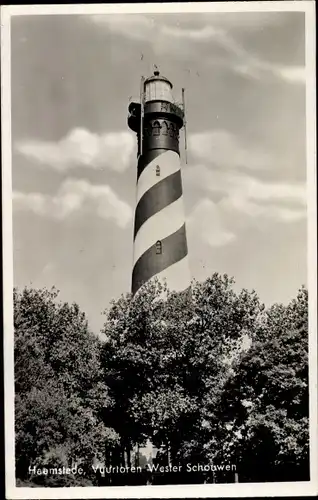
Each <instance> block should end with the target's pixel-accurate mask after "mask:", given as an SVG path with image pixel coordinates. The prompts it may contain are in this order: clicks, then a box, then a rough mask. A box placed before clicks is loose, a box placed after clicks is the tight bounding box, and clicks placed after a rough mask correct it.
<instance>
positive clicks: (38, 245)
mask: <svg viewBox="0 0 318 500" xmlns="http://www.w3.org/2000/svg"><path fill="white" fill-rule="evenodd" d="M154 64H156V65H157V66H158V67H159V69H160V71H161V73H162V74H163V75H164V76H166V77H168V78H169V79H170V80H171V81H172V83H173V85H174V95H175V99H176V100H177V101H178V100H180V98H181V88H182V87H185V89H186V90H185V94H186V116H187V143H188V151H187V157H188V162H187V164H186V163H185V155H184V137H183V134H182V133H181V137H180V148H181V165H182V166H181V169H182V179H183V194H184V203H185V215H186V223H187V235H188V247H189V260H190V270H191V275H192V277H193V278H195V279H197V280H200V281H202V280H204V279H205V278H207V277H208V276H211V275H212V273H214V272H218V273H221V274H223V273H226V274H228V275H230V276H233V277H234V278H235V281H236V285H235V287H236V290H240V289H242V288H247V289H249V290H252V289H255V290H256V291H257V293H258V295H259V297H260V299H261V300H262V301H264V302H265V304H266V305H268V306H269V305H271V304H272V303H274V302H283V303H286V302H288V301H289V300H291V299H292V298H293V297H295V296H296V294H297V290H298V289H299V288H300V286H301V285H302V284H305V285H306V284H307V276H306V275H307V264H306V254H307V243H306V238H307V236H306V147H305V146H306V144H305V142H306V130H305V128H306V127H305V125H306V114H305V19H304V14H303V13H301V12H268V13H264V12H240V13H195V14H193V13H192V14H186V13H183V14H160V15H159V14H128V15H121V14H113V15H107V14H106V15H54V16H53V15H44V16H43V15H42V16H14V17H13V18H12V21H11V87H12V88H11V101H12V182H13V250H14V284H15V286H18V287H24V286H25V285H27V286H33V287H36V288H42V287H47V288H51V287H52V286H55V287H57V288H58V289H59V290H60V299H61V300H65V301H68V302H77V303H78V304H79V305H80V307H81V309H82V310H83V311H85V313H86V314H87V317H88V320H89V325H90V327H91V329H92V330H93V331H94V332H96V333H98V331H99V330H100V328H101V327H102V325H103V322H104V316H103V315H102V312H103V310H104V309H105V308H107V307H108V305H109V302H110V301H111V300H112V299H116V298H118V297H119V296H120V295H121V294H122V293H126V292H129V291H130V285H131V272H132V256H133V255H132V250H133V245H132V242H133V217H134V206H135V195H136V165H137V158H136V153H137V151H136V149H137V148H136V137H135V135H134V134H133V132H131V131H130V130H129V128H128V126H127V108H128V104H129V100H130V99H132V98H138V94H139V87H140V77H141V75H143V76H146V77H147V76H150V75H151V74H152V73H153V69H154Z"/></svg>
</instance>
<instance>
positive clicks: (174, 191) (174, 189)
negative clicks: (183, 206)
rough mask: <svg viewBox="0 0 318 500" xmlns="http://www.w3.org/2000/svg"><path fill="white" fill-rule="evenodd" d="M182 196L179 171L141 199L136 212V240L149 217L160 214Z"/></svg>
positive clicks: (158, 183) (152, 188) (153, 187)
mask: <svg viewBox="0 0 318 500" xmlns="http://www.w3.org/2000/svg"><path fill="white" fill-rule="evenodd" d="M180 196H182V182H181V172H180V170H178V171H177V172H175V173H174V174H171V175H169V176H168V177H165V178H164V179H162V181H159V182H157V184H155V185H154V186H152V187H151V188H150V189H148V191H146V192H145V194H144V195H143V196H142V197H141V198H140V200H139V202H138V204H137V207H136V212H135V228H134V238H136V234H137V233H138V231H139V229H140V228H141V226H142V225H143V223H144V222H146V220H148V219H149V217H152V215H155V214H156V213H157V212H160V210H162V209H163V208H165V207H167V206H168V205H170V204H171V203H173V202H174V201H177V200H178V199H179V198H180Z"/></svg>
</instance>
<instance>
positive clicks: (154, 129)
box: [152, 120, 160, 135]
mask: <svg viewBox="0 0 318 500" xmlns="http://www.w3.org/2000/svg"><path fill="white" fill-rule="evenodd" d="M152 133H153V135H160V123H159V122H158V120H156V121H155V122H154V123H153V126H152Z"/></svg>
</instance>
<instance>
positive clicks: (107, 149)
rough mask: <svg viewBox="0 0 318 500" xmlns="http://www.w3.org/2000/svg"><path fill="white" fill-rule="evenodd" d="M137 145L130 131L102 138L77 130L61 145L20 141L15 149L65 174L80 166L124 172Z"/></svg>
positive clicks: (60, 142) (86, 131)
mask: <svg viewBox="0 0 318 500" xmlns="http://www.w3.org/2000/svg"><path fill="white" fill-rule="evenodd" d="M134 145H135V141H134V137H133V134H131V133H130V132H109V133H105V134H101V135H98V134H94V133H92V132H89V131H88V130H86V129H83V128H75V129H73V130H71V131H70V132H69V134H68V135H67V136H66V137H65V138H63V139H61V140H60V141H58V142H45V141H36V140H27V141H20V142H17V143H16V145H15V147H16V150H17V151H18V152H19V153H20V154H22V155H24V156H26V157H27V158H30V159H32V160H33V161H35V162H36V163H38V164H43V165H48V166H50V167H52V168H54V169H56V170H58V171H61V172H63V171H66V170H69V169H71V168H74V167H78V166H81V167H89V168H99V169H101V168H107V169H110V170H113V171H116V172H123V171H125V170H126V169H127V168H128V166H129V162H130V156H131V154H132V153H133V151H134Z"/></svg>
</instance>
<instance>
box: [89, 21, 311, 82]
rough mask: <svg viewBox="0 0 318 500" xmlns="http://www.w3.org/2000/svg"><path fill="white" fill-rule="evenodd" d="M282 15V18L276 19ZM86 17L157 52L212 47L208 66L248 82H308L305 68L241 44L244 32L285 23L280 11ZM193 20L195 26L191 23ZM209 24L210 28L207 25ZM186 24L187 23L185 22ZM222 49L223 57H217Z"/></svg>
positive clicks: (207, 58)
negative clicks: (275, 60) (274, 59)
mask: <svg viewBox="0 0 318 500" xmlns="http://www.w3.org/2000/svg"><path fill="white" fill-rule="evenodd" d="M277 14H278V15H277ZM87 19H88V20H89V21H90V22H93V23H94V24H96V25H98V26H100V27H102V28H104V29H105V28H106V29H107V30H109V31H110V32H112V33H115V34H119V35H121V36H123V37H125V38H128V39H132V40H139V41H143V42H147V43H149V44H150V45H152V49H153V50H154V52H155V53H156V54H160V55H165V54H171V50H173V51H174V52H175V53H176V55H179V56H180V55H182V54H183V55H184V56H186V55H189V53H194V54H196V55H197V56H199V55H200V54H201V51H202V47H203V46H204V45H205V46H207V44H210V47H211V51H210V53H211V55H210V57H206V58H205V64H208V65H218V66H223V67H226V68H227V70H230V71H232V72H235V73H237V74H239V75H241V76H243V77H245V78H251V79H256V80H259V81H262V80H263V79H264V78H265V79H266V78H267V79H268V78H269V79H277V80H280V81H284V82H285V83H291V84H303V83H305V67H304V66H297V67H296V66H285V65H284V64H274V63H271V62H269V61H266V60H264V59H263V58H262V57H261V56H259V55H256V54H255V53H253V51H251V50H250V48H249V49H246V48H245V47H244V45H243V44H242V43H241V42H240V41H239V36H237V35H239V34H240V33H244V32H255V31H257V30H261V29H264V28H266V27H267V26H273V25H277V24H283V23H284V18H283V17H282V16H280V15H279V13H274V12H272V13H265V12H255V13H251V12H249V13H210V14H207V13H205V14H198V13H196V14H195V15H190V17H189V15H186V14H185V15H184V16H182V18H180V17H178V21H177V22H175V21H174V19H175V17H174V16H173V15H172V16H171V15H170V17H169V15H165V16H160V15H142V14H128V15H118V14H116V15H93V16H87ZM190 19H191V21H192V22H191V24H192V27H191V28H189V26H188V25H187V23H189V20H190ZM207 22H208V24H207ZM185 23H186V24H185ZM220 50H221V54H223V55H222V57H215V55H216V53H219V51H220Z"/></svg>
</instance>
